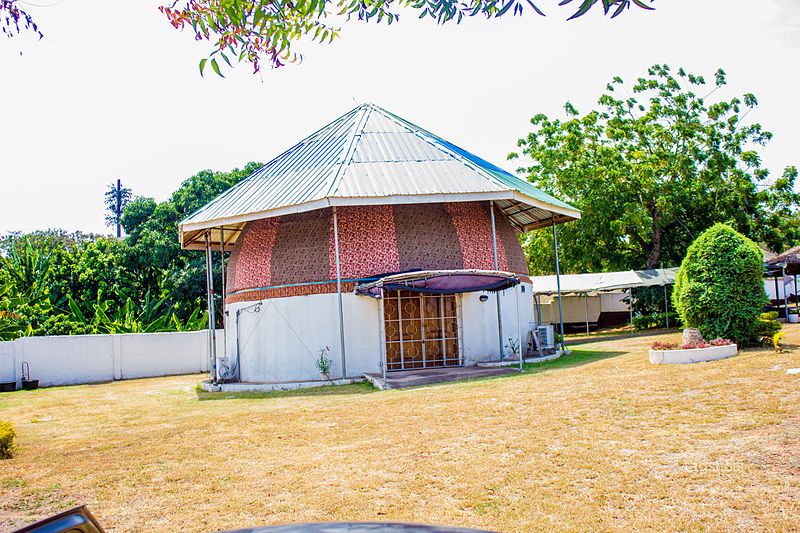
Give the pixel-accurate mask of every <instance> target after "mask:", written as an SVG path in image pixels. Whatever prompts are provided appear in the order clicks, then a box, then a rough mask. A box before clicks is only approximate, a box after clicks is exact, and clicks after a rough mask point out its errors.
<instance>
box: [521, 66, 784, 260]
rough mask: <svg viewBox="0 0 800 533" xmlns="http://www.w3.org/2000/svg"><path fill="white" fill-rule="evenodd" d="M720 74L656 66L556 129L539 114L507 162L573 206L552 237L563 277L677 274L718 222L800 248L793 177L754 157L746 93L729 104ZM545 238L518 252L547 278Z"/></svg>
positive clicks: (761, 138)
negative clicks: (570, 217)
mask: <svg viewBox="0 0 800 533" xmlns="http://www.w3.org/2000/svg"><path fill="white" fill-rule="evenodd" d="M725 85H726V76H725V73H724V72H723V71H722V70H719V71H717V72H716V73H715V74H714V77H713V84H712V85H711V87H709V86H708V85H707V83H706V79H705V78H704V77H703V76H701V75H696V74H692V73H688V72H686V71H684V70H683V69H679V70H678V71H677V72H676V73H673V72H672V69H670V67H669V66H667V65H656V66H654V67H652V68H650V69H649V70H648V72H647V74H646V75H645V76H643V77H641V78H639V79H638V80H636V82H635V83H634V84H633V85H626V84H625V83H624V82H623V80H622V79H621V78H619V77H616V78H614V80H613V81H612V82H611V83H610V84H608V86H607V87H606V92H605V94H603V95H602V96H601V97H600V99H599V101H598V104H597V107H596V109H594V110H592V111H590V112H589V113H586V114H581V113H579V112H578V110H577V109H576V108H575V107H574V106H573V105H572V104H570V103H567V104H566V105H565V107H564V108H565V111H566V117H565V118H564V119H559V118H550V117H548V116H546V115H543V114H539V115H536V116H535V117H533V119H531V123H532V124H533V131H532V132H531V133H530V134H529V135H528V136H527V137H526V138H524V139H521V140H520V141H519V142H518V145H519V148H520V149H521V152H520V153H512V154H510V155H509V158H511V159H519V160H521V161H523V159H522V158H524V164H525V165H526V166H523V167H522V168H520V169H519V171H520V172H521V173H524V174H526V175H527V178H528V180H530V181H531V182H532V183H534V184H535V185H537V186H539V187H541V188H543V189H545V190H546V191H548V192H550V193H551V194H554V195H555V196H556V197H559V198H562V199H564V200H565V201H567V202H569V203H570V204H572V205H574V206H576V207H577V208H579V209H580V210H581V211H582V212H583V215H582V218H581V220H579V221H577V222H571V223H569V224H565V225H564V226H563V227H561V228H559V231H560V232H561V233H562V234H563V241H564V243H568V245H567V244H565V246H563V247H562V252H563V255H562V260H563V265H564V269H565V271H571V272H587V271H588V272H596V271H602V270H626V269H638V268H654V267H658V266H659V265H660V264H662V263H663V264H664V265H666V266H672V265H676V264H678V263H679V262H680V261H681V259H682V258H683V256H684V253H685V251H686V248H687V247H688V246H689V244H690V243H691V242H692V241H693V240H694V239H695V237H697V236H698V235H699V234H700V233H702V232H703V231H704V230H706V229H707V228H709V227H711V226H712V225H713V224H714V223H716V222H725V223H728V224H730V225H731V226H733V227H734V228H736V229H737V230H738V231H740V232H742V233H743V234H745V235H746V236H748V237H750V238H751V239H753V240H755V241H757V242H760V243H764V244H765V245H766V246H767V247H769V248H770V249H772V250H775V251H779V250H782V249H784V248H786V247H788V246H789V245H792V244H795V243H796V242H797V241H798V240H800V227H799V226H798V217H797V210H798V206H799V205H800V195H798V194H797V193H795V192H794V188H795V180H796V178H797V170H796V169H795V168H794V167H788V168H786V169H785V170H784V172H783V175H782V176H781V177H779V178H778V179H774V180H773V179H771V178H770V174H769V171H768V170H767V169H766V168H764V167H763V166H762V164H761V156H760V153H759V152H760V150H761V149H762V148H763V147H764V146H765V145H766V144H767V142H768V141H769V140H770V139H771V138H772V134H771V133H769V132H768V131H765V130H764V129H763V128H762V127H761V125H760V124H758V123H749V122H748V121H747V120H746V117H747V115H748V114H749V113H750V111H751V110H753V109H754V108H755V107H756V106H757V105H758V102H757V100H756V97H755V96H753V95H752V94H745V95H744V96H742V97H732V98H727V99H717V98H713V97H712V95H715V94H717V93H720V94H721V93H722V92H723V89H724V87H725ZM551 241H552V236H551V234H550V232H548V231H536V232H532V233H530V234H529V235H527V236H526V241H525V243H524V246H525V248H526V251H527V253H528V259H529V264H530V267H531V270H532V271H533V272H550V271H551V270H552V264H553V256H552V251H551V250H552V242H551Z"/></svg>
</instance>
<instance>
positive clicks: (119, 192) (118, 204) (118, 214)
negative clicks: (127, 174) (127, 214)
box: [114, 178, 122, 239]
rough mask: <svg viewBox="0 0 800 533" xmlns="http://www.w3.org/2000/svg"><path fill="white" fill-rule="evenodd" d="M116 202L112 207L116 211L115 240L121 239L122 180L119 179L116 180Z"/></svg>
mask: <svg viewBox="0 0 800 533" xmlns="http://www.w3.org/2000/svg"><path fill="white" fill-rule="evenodd" d="M116 195H117V202H116V204H115V205H114V210H115V211H116V213H115V214H116V218H117V220H116V222H117V239H119V238H121V237H122V225H121V224H120V219H122V180H120V179H119V178H118V179H117V190H116Z"/></svg>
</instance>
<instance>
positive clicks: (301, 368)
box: [226, 284, 533, 383]
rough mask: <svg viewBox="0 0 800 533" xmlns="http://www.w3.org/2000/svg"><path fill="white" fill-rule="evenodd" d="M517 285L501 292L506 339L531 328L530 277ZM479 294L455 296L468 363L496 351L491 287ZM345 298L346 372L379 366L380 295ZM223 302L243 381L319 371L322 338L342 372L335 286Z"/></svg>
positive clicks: (315, 375) (304, 376)
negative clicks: (484, 297) (328, 290)
mask: <svg viewBox="0 0 800 533" xmlns="http://www.w3.org/2000/svg"><path fill="white" fill-rule="evenodd" d="M521 287H522V285H520V286H518V287H516V288H514V289H509V290H507V291H504V292H502V293H500V299H501V302H502V308H501V309H502V313H503V339H504V342H503V344H504V345H506V344H508V337H513V338H515V339H516V338H517V335H518V334H519V335H520V336H521V337H522V341H521V344H522V345H524V343H525V339H526V338H527V335H528V331H529V330H530V322H531V320H532V316H533V312H532V309H533V301H532V299H531V292H530V285H527V284H525V289H524V292H522V289H521ZM481 294H485V293H469V294H464V295H461V296H460V301H461V324H460V325H461V330H462V349H463V352H464V356H465V362H466V364H474V363H476V362H478V361H483V360H490V359H497V357H498V356H499V354H500V345H499V344H500V343H499V341H498V333H497V331H498V330H497V307H496V303H495V302H496V298H497V296H496V295H495V294H491V293H488V297H489V299H488V300H487V301H486V302H481V301H480V299H479V298H480V295H481ZM517 296H519V300H518V301H517ZM342 304H343V308H344V323H345V342H346V347H345V350H346V353H347V362H346V364H347V377H360V376H362V375H363V374H364V373H365V372H380V370H381V366H380V365H381V362H382V360H383V351H382V350H383V332H382V330H381V323H380V306H381V305H382V304H383V302H382V300H377V299H375V298H369V297H365V296H357V295H355V294H352V293H346V294H343V295H342ZM517 305H519V307H517ZM518 309H519V312H518V311H517V310H518ZM226 310H227V331H228V342H227V355H228V356H229V357H231V358H232V359H235V356H236V332H237V326H236V315H237V311H238V312H239V323H238V337H239V350H240V365H241V369H240V372H241V374H240V376H241V380H242V381H245V382H261V383H264V382H266V383H269V382H288V381H311V380H318V379H320V375H319V371H318V370H317V368H316V366H314V360H315V358H316V357H317V355H318V353H319V350H320V349H321V348H324V347H325V346H328V347H330V352H328V357H330V358H331V360H332V368H331V378H340V377H342V365H341V349H340V343H339V311H338V298H337V295H336V294H311V295H307V296H291V297H288V298H274V299H268V300H263V301H262V302H261V303H260V308H259V309H258V311H256V307H255V302H241V303H235V304H230V305H228V306H227V307H226ZM517 324H519V331H518V330H517Z"/></svg>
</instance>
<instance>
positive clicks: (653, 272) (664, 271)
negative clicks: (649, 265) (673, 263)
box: [634, 267, 678, 287]
mask: <svg viewBox="0 0 800 533" xmlns="http://www.w3.org/2000/svg"><path fill="white" fill-rule="evenodd" d="M634 272H635V273H636V275H637V276H639V278H640V279H641V280H642V284H641V285H638V286H639V287H663V286H664V285H672V284H674V283H675V276H677V275H678V267H673V268H653V269H650V270H635V271H634Z"/></svg>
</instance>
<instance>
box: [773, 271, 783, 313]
mask: <svg viewBox="0 0 800 533" xmlns="http://www.w3.org/2000/svg"><path fill="white" fill-rule="evenodd" d="M772 280H773V281H774V282H775V307H777V308H778V316H781V291H779V290H778V275H777V274H775V275H774V276H772Z"/></svg>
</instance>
